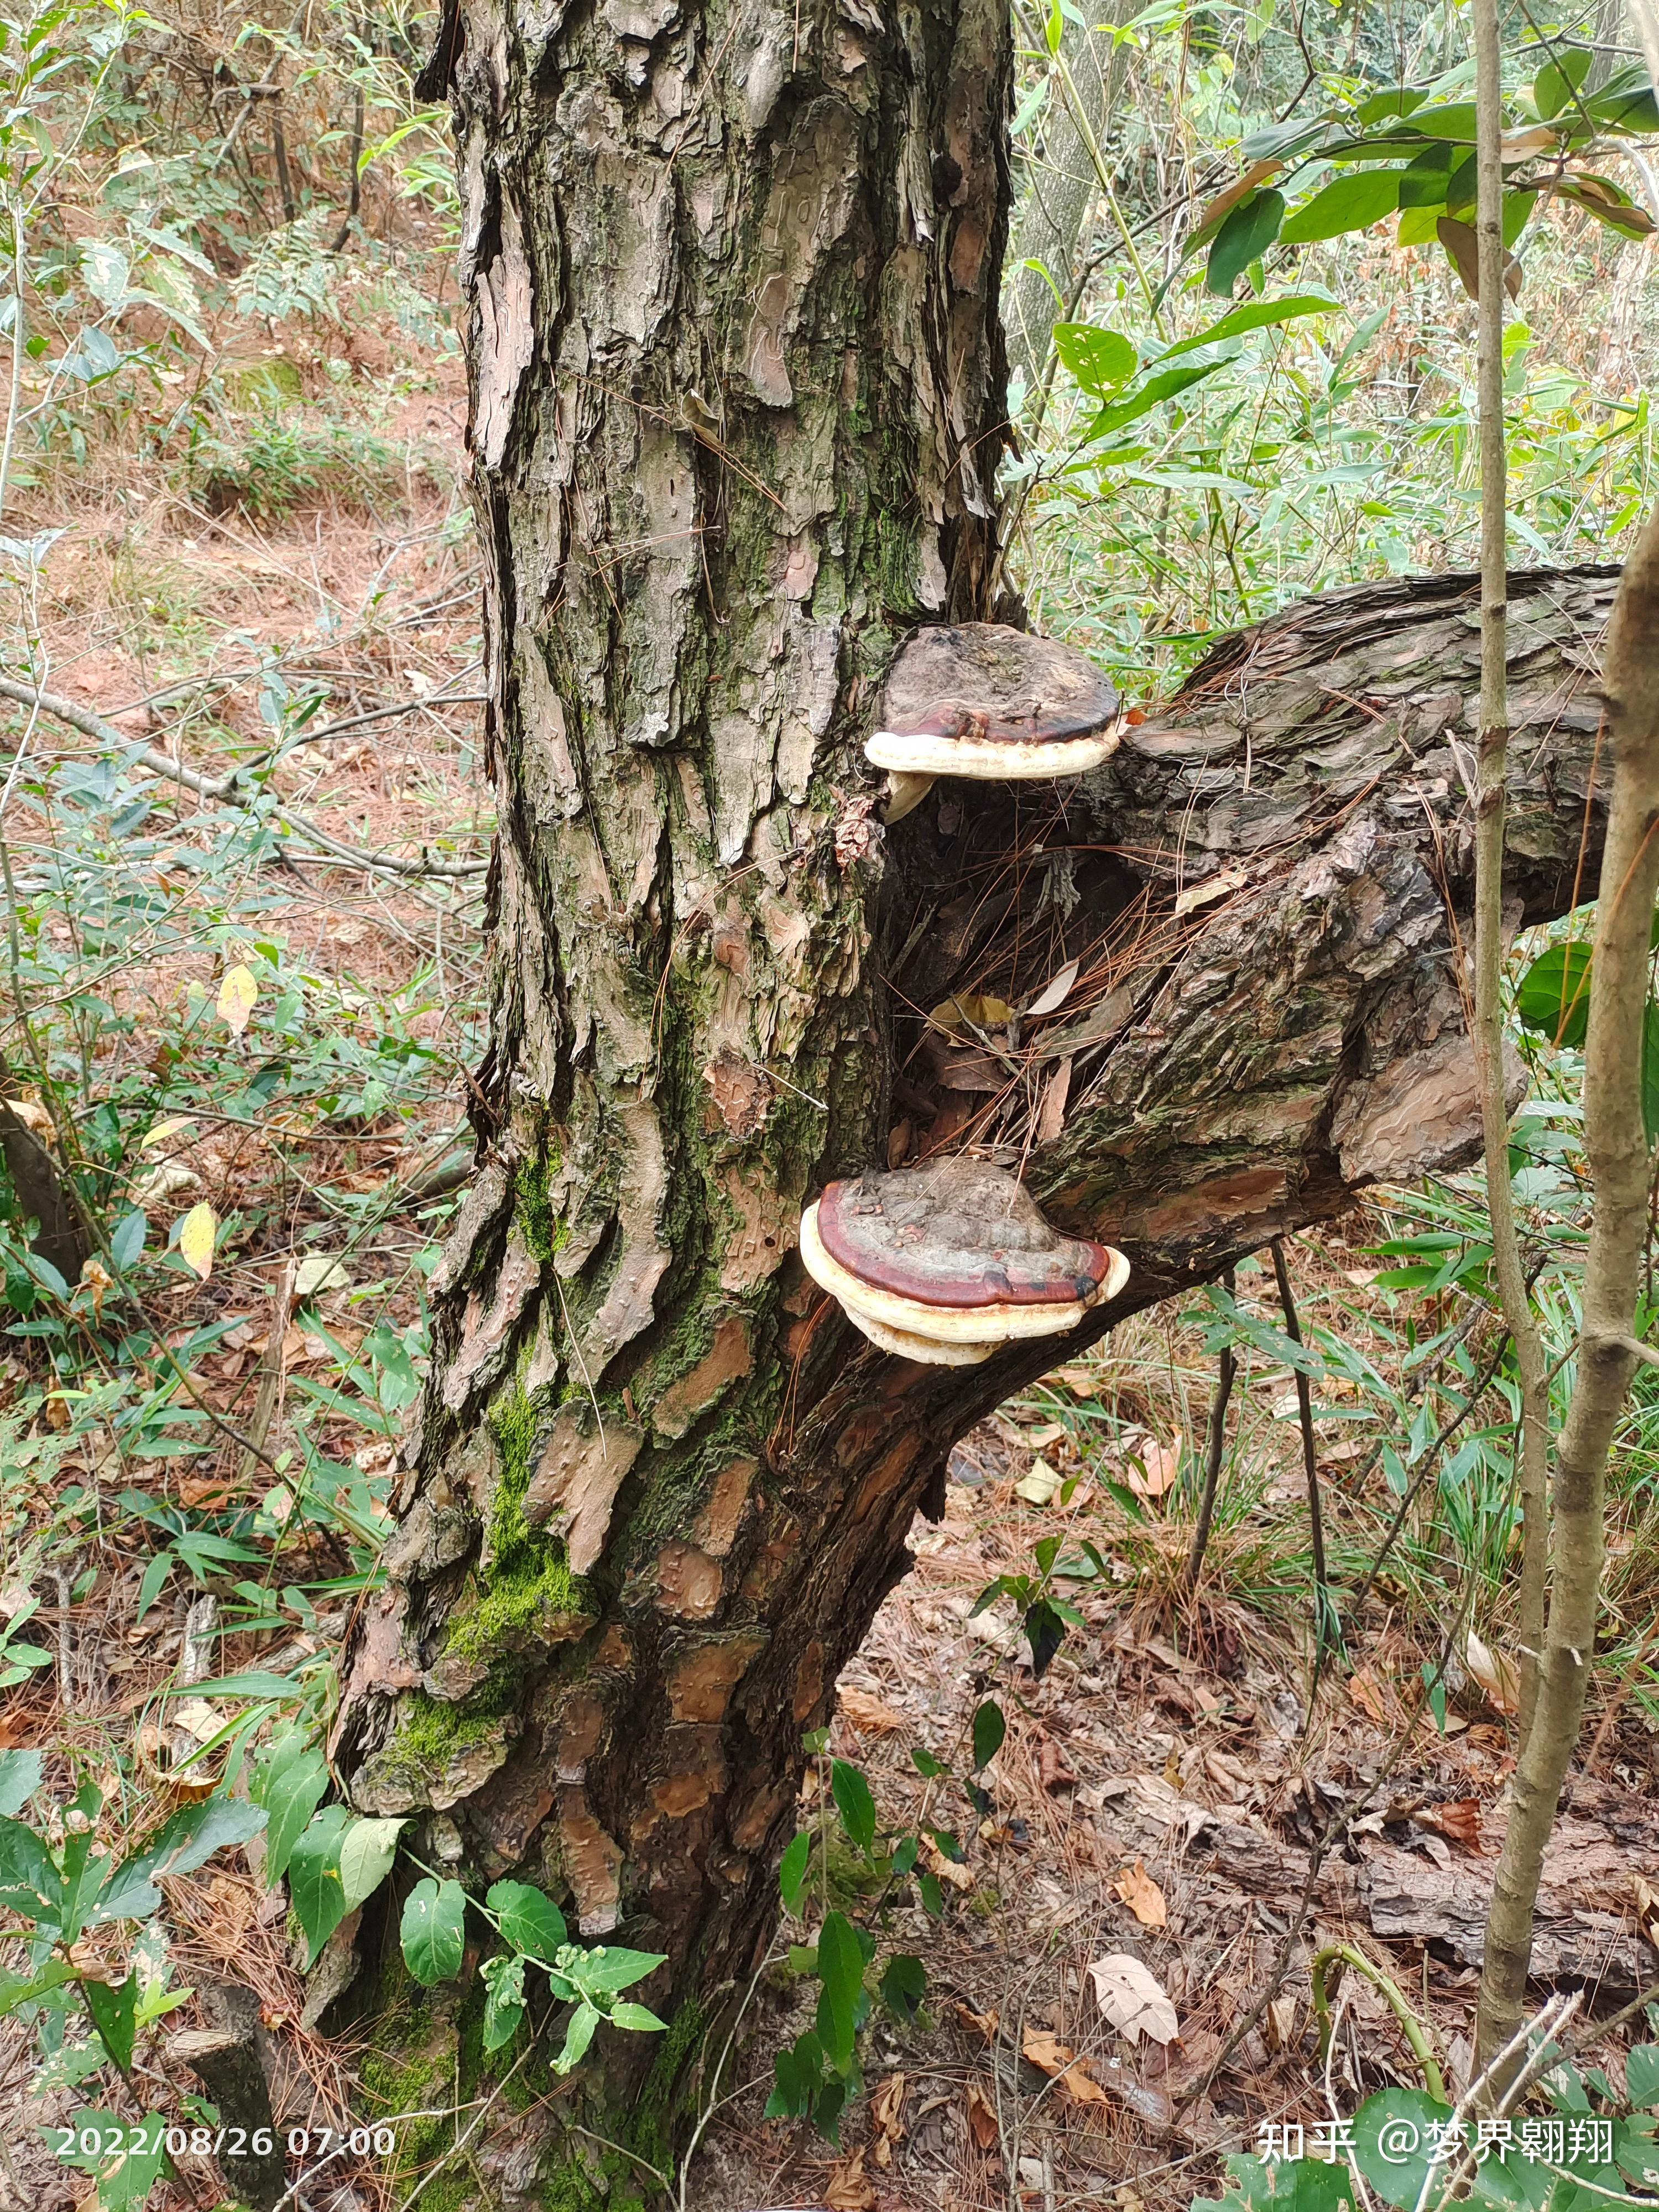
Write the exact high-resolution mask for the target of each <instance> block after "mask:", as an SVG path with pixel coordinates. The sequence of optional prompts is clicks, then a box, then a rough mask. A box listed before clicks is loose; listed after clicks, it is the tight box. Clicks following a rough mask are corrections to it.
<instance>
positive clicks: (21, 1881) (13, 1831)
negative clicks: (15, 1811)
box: [0, 1820, 160, 1920]
mask: <svg viewBox="0 0 1659 2212" xmlns="http://www.w3.org/2000/svg"><path fill="white" fill-rule="evenodd" d="M63 1899H64V1885H63V1882H62V1881H61V1880H60V1878H59V1876H58V1869H57V1868H56V1867H55V1866H54V1865H53V1864H52V1859H51V1857H50V1856H49V1854H48V1852H47V1850H46V1845H45V1844H43V1843H42V1842H41V1840H40V1837H39V1836H37V1835H36V1834H35V1832H34V1831H33V1828H27V1827H25V1826H24V1825H23V1823H22V1822H21V1820H0V1907H3V1908H4V1909H5V1910H6V1911H8V1912H21V1914H22V1916H23V1917H24V1918H25V1919H26V1920H49V1919H51V1917H52V1915H53V1913H55V1912H56V1911H58V1907H59V1906H60V1905H62V1903H63ZM156 1901H157V1903H158V1904H159V1902H160V1899H157V1900H156Z"/></svg>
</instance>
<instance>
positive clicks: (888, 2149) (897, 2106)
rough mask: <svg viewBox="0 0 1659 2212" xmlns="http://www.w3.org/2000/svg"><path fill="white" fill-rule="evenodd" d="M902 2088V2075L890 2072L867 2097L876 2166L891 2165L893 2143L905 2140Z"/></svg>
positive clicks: (871, 2140)
mask: <svg viewBox="0 0 1659 2212" xmlns="http://www.w3.org/2000/svg"><path fill="white" fill-rule="evenodd" d="M904 2088H905V2081H904V2076H903V2075H902V2074H890V2075H888V2076H887V2079H886V2080H885V2081H884V2082H882V2083H881V2084H880V2086H879V2087H878V2088H877V2090H876V2092H875V2093H874V2095H873V2096H872V2098H871V2100H870V2142H871V2147H872V2151H873V2153H874V2155H875V2160H876V2164H877V2165H878V2166H890V2165H891V2164H892V2162H893V2145H894V2144H895V2143H896V2142H903V2140H904Z"/></svg>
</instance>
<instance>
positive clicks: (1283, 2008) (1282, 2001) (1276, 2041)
mask: <svg viewBox="0 0 1659 2212" xmlns="http://www.w3.org/2000/svg"><path fill="white" fill-rule="evenodd" d="M1296 2013H1297V2002H1296V1999H1295V1998H1294V1997H1275V1998H1274V1999H1273V2002H1272V2003H1271V2004H1270V2005H1269V2006H1268V2007H1267V2048H1268V2049H1269V2050H1270V2051H1288V2050H1289V2049H1290V2047H1291V2044H1292V2043H1293V2042H1294V2041H1295V2039H1296Z"/></svg>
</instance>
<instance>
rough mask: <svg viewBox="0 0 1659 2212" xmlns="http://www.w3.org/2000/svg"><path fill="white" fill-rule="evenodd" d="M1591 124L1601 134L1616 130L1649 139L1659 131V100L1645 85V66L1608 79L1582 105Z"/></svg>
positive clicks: (1648, 84) (1622, 72)
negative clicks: (1599, 130)
mask: <svg viewBox="0 0 1659 2212" xmlns="http://www.w3.org/2000/svg"><path fill="white" fill-rule="evenodd" d="M1583 105H1584V110H1585V112H1586V113H1587V114H1588V115H1589V118H1590V121H1591V122H1592V123H1594V124H1595V125H1596V126H1597V127H1598V128H1599V129H1601V130H1603V131H1623V132H1625V133H1626V134H1627V135H1629V136H1631V137H1638V138H1647V137H1651V136H1652V135H1653V133H1654V132H1655V131H1659V100H1656V99H1655V97H1654V90H1653V87H1652V86H1651V85H1650V83H1649V82H1648V73H1647V70H1646V68H1645V66H1644V64H1642V63H1640V62H1637V63H1633V64H1632V65H1631V67H1630V68H1629V69H1625V70H1620V72H1619V74H1618V75H1617V76H1612V77H1609V78H1608V80H1607V82H1606V83H1605V84H1604V85H1603V86H1602V88H1601V91H1600V92H1598V93H1597V94H1596V95H1595V98H1594V99H1593V100H1586V101H1585V102H1584V103H1583Z"/></svg>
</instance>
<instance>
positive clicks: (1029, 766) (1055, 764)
mask: <svg viewBox="0 0 1659 2212" xmlns="http://www.w3.org/2000/svg"><path fill="white" fill-rule="evenodd" d="M1122 726H1123V718H1122V713H1121V702H1120V701H1119V699H1118V696H1117V693H1116V692H1115V690H1113V688H1112V686H1111V684H1110V683H1109V681H1108V679H1107V678H1106V676H1105V674H1104V673H1103V671H1102V670H1100V669H1098V668H1097V667H1096V666H1095V664H1094V663H1093V661H1092V660H1091V659H1089V658H1088V657H1087V655H1086V654H1085V653H1079V652H1078V651H1077V649H1076V647H1073V646H1069V645H1062V644H1061V643H1060V640H1059V639H1058V638H1053V637H1032V636H1031V635H1030V634H1029V633H1028V632H1026V631H1025V630H1023V629H1010V628H1009V627H1008V625H1007V624H1006V623H957V624H954V625H945V624H936V625H934V626H933V627H932V628H929V629H920V630H918V631H917V632H916V633H915V636H914V637H912V638H910V639H909V640H908V641H907V642H906V643H905V644H904V645H903V646H902V647H901V648H900V651H899V653H898V655H897V658H896V659H895V660H894V662H893V665H892V667H891V669H890V671H889V673H888V678H887V688H886V690H885V692H884V695H883V697H882V726H881V727H880V728H879V729H878V730H876V731H874V732H872V734H871V736H870V737H869V738H866V740H865V746H864V750H865V756H866V758H867V759H869V760H871V761H872V762H874V763H875V765H876V766H877V767H878V768H884V769H887V770H888V772H889V774H890V776H891V779H892V792H891V796H890V799H889V802H888V805H887V809H886V818H887V819H888V821H890V822H896V821H898V820H899V819H900V818H901V817H902V816H904V815H906V814H908V813H909V811H911V809H912V808H913V807H915V806H917V805H920V804H921V801H922V799H925V798H926V796H927V793H928V791H929V789H930V788H931V787H932V785H933V779H934V777H935V776H939V775H957V776H969V777H973V778H976V779H979V780H981V781H992V782H1010V781H1012V782H1030V781H1033V780H1035V779H1037V778H1047V777H1054V776H1060V775H1081V774H1082V772H1083V771H1084V769H1091V768H1097V767H1098V766H1099V764H1100V763H1101V762H1102V761H1103V760H1105V759H1106V758H1107V757H1109V755H1110V754H1112V753H1114V752H1115V751H1116V750H1117V743H1118V738H1119V736H1120V735H1121V731H1122Z"/></svg>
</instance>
